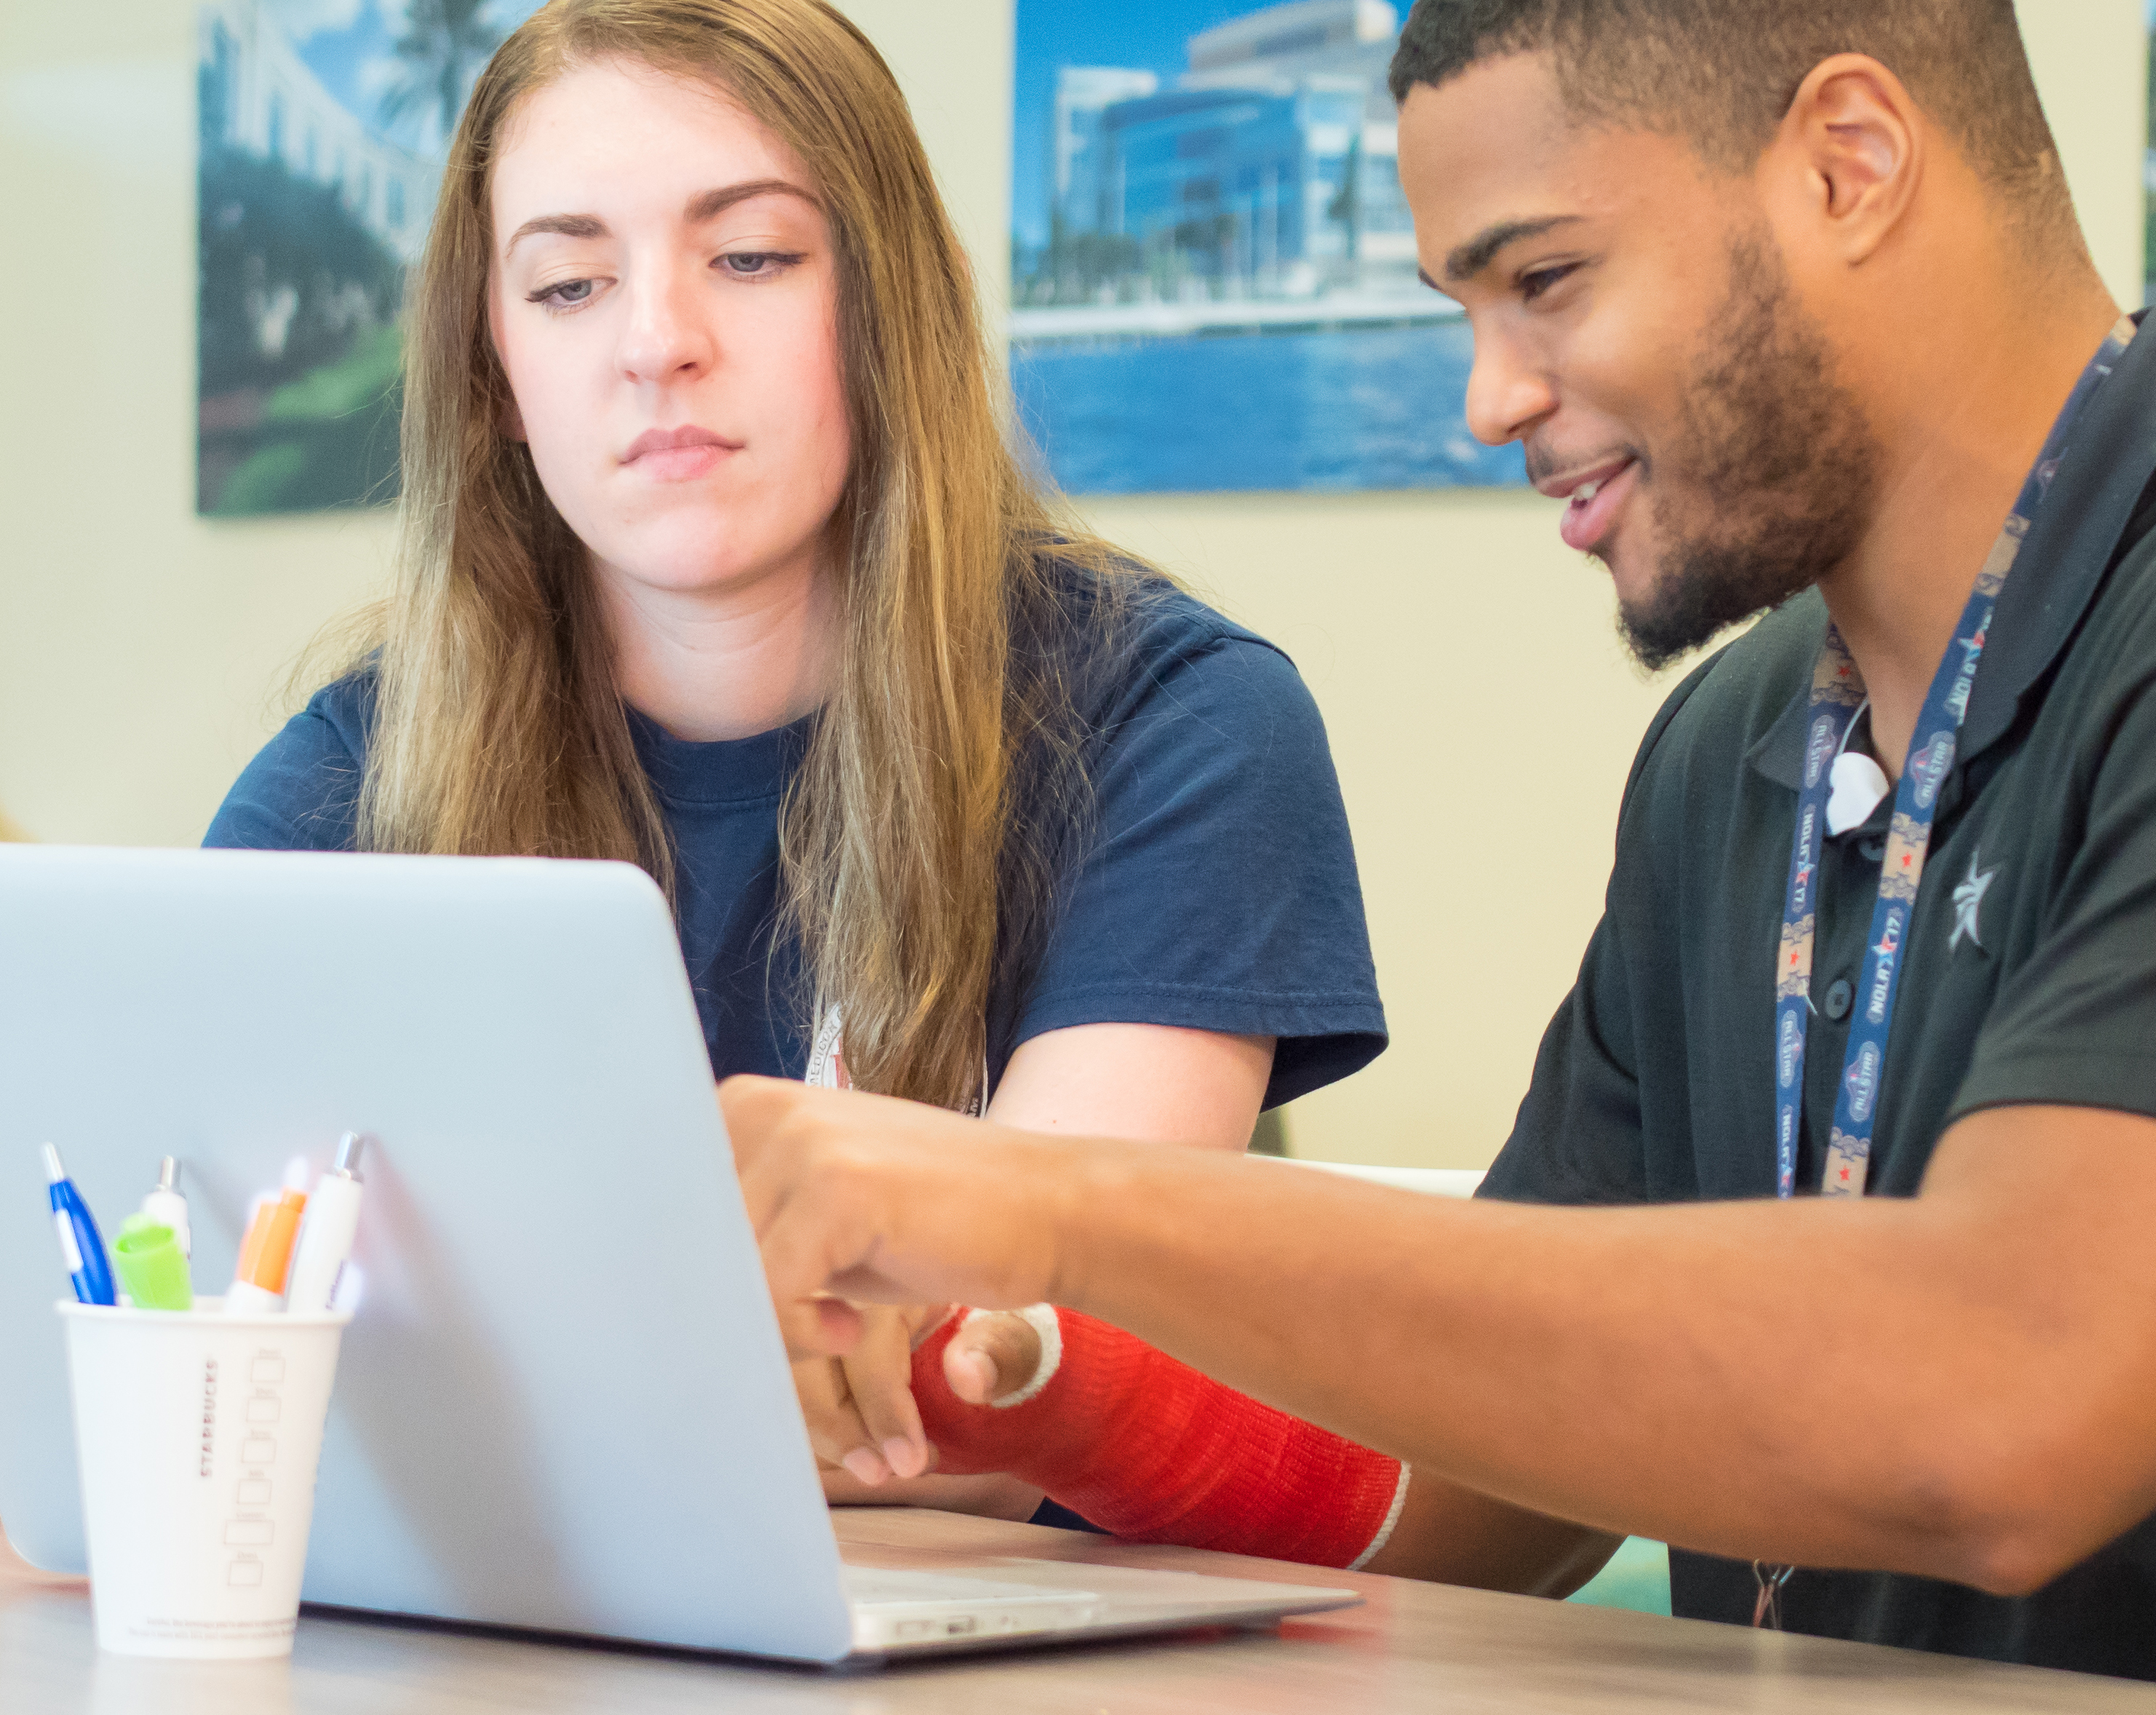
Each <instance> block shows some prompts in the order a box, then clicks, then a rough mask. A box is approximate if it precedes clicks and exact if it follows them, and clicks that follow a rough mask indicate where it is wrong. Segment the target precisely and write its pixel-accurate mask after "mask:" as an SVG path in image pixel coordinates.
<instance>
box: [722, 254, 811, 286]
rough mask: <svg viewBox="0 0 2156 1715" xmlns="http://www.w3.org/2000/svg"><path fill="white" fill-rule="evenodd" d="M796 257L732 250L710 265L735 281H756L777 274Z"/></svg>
mask: <svg viewBox="0 0 2156 1715" xmlns="http://www.w3.org/2000/svg"><path fill="white" fill-rule="evenodd" d="M799 260H800V258H799V257H798V256H788V255H782V254H780V253H779V252H778V251H776V250H732V251H729V252H728V253H727V254H725V255H723V256H721V257H720V258H719V259H718V260H717V261H716V263H714V264H712V265H713V266H714V267H716V268H720V269H722V270H724V271H725V272H726V273H727V274H730V275H732V276H733V277H734V278H735V279H737V280H757V279H761V278H762V277H763V276H765V275H773V274H777V273H778V272H779V271H780V270H782V269H784V268H787V267H788V266H790V265H791V264H793V263H796V262H798V261H799Z"/></svg>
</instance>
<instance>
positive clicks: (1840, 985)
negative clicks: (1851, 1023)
mask: <svg viewBox="0 0 2156 1715" xmlns="http://www.w3.org/2000/svg"><path fill="white" fill-rule="evenodd" d="M1854 999H1856V990H1855V989H1854V988H1851V987H1850V986H1849V978H1846V977H1836V978H1835V979H1834V981H1833V983H1831V984H1830V985H1829V986H1828V988H1827V991H1826V1015H1827V1016H1828V1017H1829V1018H1830V1019H1833V1020H1834V1021H1835V1023H1836V1024H1840V1022H1841V1021H1842V1020H1843V1019H1845V1018H1847V1017H1848V1016H1849V1003H1850V1002H1851V1001H1852V1000H1854Z"/></svg>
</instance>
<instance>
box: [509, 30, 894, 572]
mask: <svg viewBox="0 0 2156 1715" xmlns="http://www.w3.org/2000/svg"><path fill="white" fill-rule="evenodd" d="M504 141H505V143H506V147H505V148H504V149H503V150H502V151H501V153H500V156H499V157H498V158H497V160H496V162H495V169H494V185H493V213H494V233H495V239H494V244H495V249H494V259H493V270H492V279H491V282H490V291H489V300H490V301H489V314H490V320H491V324H492V328H493V333H494V341H495V349H496V350H497V351H498V352H500V354H501V361H502V363H503V365H504V367H506V370H507V372H508V375H509V384H510V388H511V392H512V393H513V394H514V395H515V398H516V418H517V421H516V422H515V423H513V424H510V425H508V426H509V428H510V429H511V433H514V434H516V435H517V436H518V437H519V438H520V439H524V440H526V441H528V442H529V443H530V445H531V458H532V462H533V464H534V465H536V467H537V469H538V472H539V480H541V482H542V483H543V484H545V485H546V489H547V494H548V496H550V497H551V498H552V501H553V502H554V504H555V506H557V507H558V508H559V509H560V511H561V513H562V517H563V518H565V519H566V520H567V521H568V524H569V527H570V528H571V529H572V530H574V531H576V533H577V536H578V537H580V538H581V539H582V540H583V542H584V545H585V546H586V547H588V548H589V549H590V550H591V551H592V552H593V555H594V557H596V558H597V560H598V562H599V565H600V567H601V569H602V573H603V575H611V576H612V577H614V578H621V579H626V580H628V581H629V583H633V584H635V585H639V586H642V587H644V588H649V589H654V590H658V589H665V590H675V591H711V590H717V589H720V588H725V587H727V586H735V587H741V586H745V585H747V584H748V583H753V582H756V581H757V580H759V579H762V578H769V577H772V576H774V575H782V576H783V575H787V574H790V573H801V572H803V571H812V572H813V570H814V568H815V567H816V565H817V563H818V561H819V554H820V552H821V549H822V546H823V543H824V537H825V533H826V526H827V525H828V524H829V521H830V518H831V515H832V512H833V511H834V509H835V508H836V506H837V505H838V501H839V494H840V492H841V490H843V488H844V485H845V480H846V472H847V468H848V461H849V459H850V454H851V447H850V434H849V431H848V426H847V415H846V403H845V390H844V383H843V381H842V379H841V377H840V373H839V348H838V331H837V329H838V321H837V310H838V278H837V270H836V265H835V259H834V257H833V255H832V252H831V241H830V234H829V230H828V228H827V227H826V225H825V223H824V216H823V213H822V211H821V209H820V208H819V207H818V206H817V203H816V202H815V201H814V197H813V195H812V193H811V187H810V186H809V183H808V177H807V176H806V175H805V174H804V173H803V171H802V169H801V167H800V164H799V163H798V162H796V161H795V160H794V159H793V157H792V156H791V155H790V154H789V153H788V151H786V150H785V149H784V148H783V146H781V145H780V144H779V142H778V140H777V139H776V138H775V137H773V136H772V135H771V133H770V132H769V131H766V130H765V129H764V128H763V126H761V125H760V124H758V123H757V121H755V120H753V119H751V118H750V117H749V116H747V114H745V113H743V112H742V110H740V109H739V108H738V107H737V106H736V105H734V104H733V103H732V102H731V100H729V99H727V97H726V95H723V94H721V92H720V91H719V90H716V88H714V87H713V86H711V85H706V84H701V83H692V82H688V81H685V80H681V79H678V78H674V77H670V76H668V75H666V74H663V73H660V72H657V71H654V70H653V69H650V68H649V67H648V66H643V65H639V64H624V63H620V62H608V63H605V64H598V65H591V66H585V67H583V68H580V69H577V70H574V71H572V72H569V73H568V74H566V75H565V76H563V77H562V78H561V79H559V80H557V81H556V82H554V83H552V84H550V85H547V87H545V88H544V89H542V90H539V91H538V93H537V94H536V95H533V96H532V97H531V100H529V101H528V102H527V104H526V105H525V107H524V109H523V110H522V111H521V113H520V114H518V116H516V119H515V121H513V122H512V123H511V125H510V126H509V127H508V128H507V130H506V133H505V136H504Z"/></svg>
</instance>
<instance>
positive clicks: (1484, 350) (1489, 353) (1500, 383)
mask: <svg viewBox="0 0 2156 1715" xmlns="http://www.w3.org/2000/svg"><path fill="white" fill-rule="evenodd" d="M1556 408H1557V392H1556V389H1555V388H1553V387H1552V385H1551V384H1550V379H1549V377H1548V373H1547V372H1545V371H1544V370H1543V367H1542V366H1541V364H1540V363H1538V362H1533V361H1532V360H1531V358H1530V356H1529V354H1528V353H1527V352H1524V351H1522V349H1521V347H1520V346H1519V344H1518V342H1517V341H1514V340H1511V339H1508V338H1507V337H1506V336H1505V334H1504V332H1503V331H1501V330H1496V329H1486V328H1480V327H1478V328H1476V330H1475V367H1474V368H1473V369H1472V370H1471V371H1470V372H1469V373H1468V377H1467V428H1468V432H1469V433H1470V434H1472V435H1473V436H1474V437H1475V439H1477V440H1479V441H1481V443H1482V444H1484V445H1485V446H1491V447H1501V446H1505V445H1507V444H1510V443H1511V442H1513V441H1516V440H1525V439H1527V436H1528V435H1529V434H1532V432H1533V431H1534V428H1535V425H1536V424H1538V423H1540V422H1541V421H1542V420H1543V418H1546V417H1548V415H1549V414H1550V413H1552V412H1553V411H1554V410H1555V409H1556Z"/></svg>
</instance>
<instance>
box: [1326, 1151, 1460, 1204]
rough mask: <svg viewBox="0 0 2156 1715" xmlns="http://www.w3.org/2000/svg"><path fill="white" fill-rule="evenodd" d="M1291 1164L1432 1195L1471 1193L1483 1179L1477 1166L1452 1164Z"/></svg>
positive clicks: (1457, 1195)
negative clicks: (1419, 1165)
mask: <svg viewBox="0 0 2156 1715" xmlns="http://www.w3.org/2000/svg"><path fill="white" fill-rule="evenodd" d="M1286 1164H1287V1165H1288V1166H1290V1167H1307V1168H1317V1170H1318V1171H1319V1172H1320V1173H1345V1174H1346V1175H1347V1177H1348V1178H1351V1179H1368V1180H1369V1181H1370V1182H1371V1183H1372V1184H1378V1185H1390V1186H1392V1187H1393V1188H1394V1189H1395V1190H1399V1191H1421V1192H1424V1193H1425V1194H1428V1195H1430V1196H1432V1197H1472V1196H1473V1195H1474V1194H1475V1188H1476V1186H1477V1185H1479V1184H1481V1183H1482V1174H1481V1170H1480V1169H1479V1168H1455V1167H1361V1166H1350V1165H1348V1164H1347V1163H1345V1162H1338V1161H1298V1160H1296V1159H1293V1158H1287V1162H1286Z"/></svg>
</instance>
